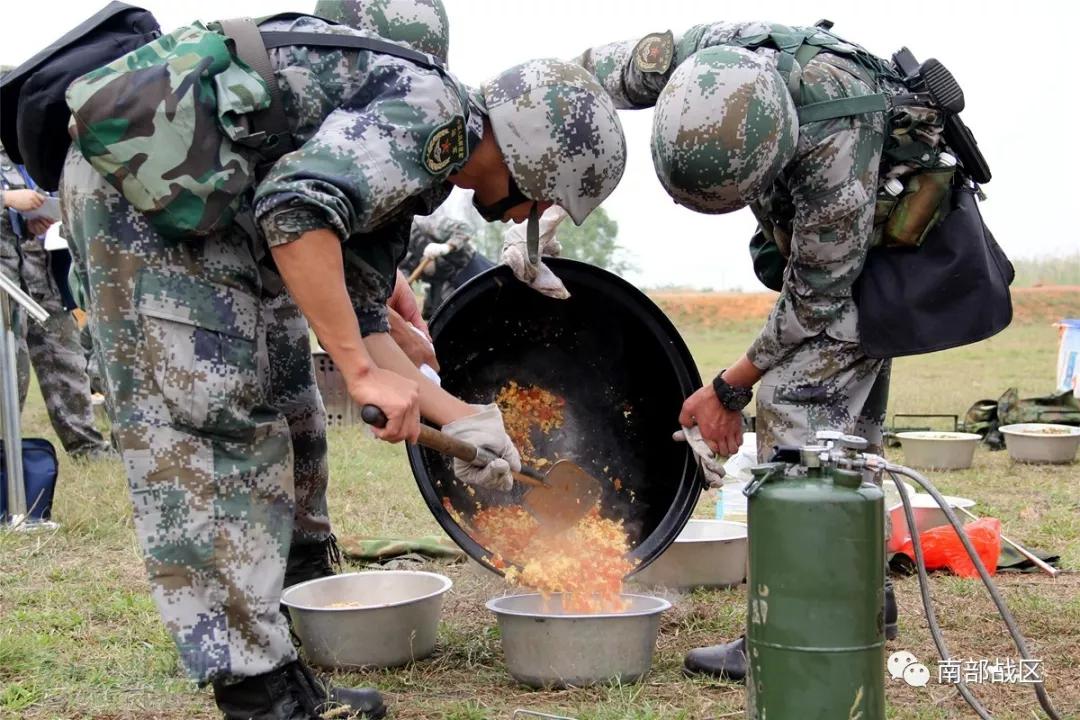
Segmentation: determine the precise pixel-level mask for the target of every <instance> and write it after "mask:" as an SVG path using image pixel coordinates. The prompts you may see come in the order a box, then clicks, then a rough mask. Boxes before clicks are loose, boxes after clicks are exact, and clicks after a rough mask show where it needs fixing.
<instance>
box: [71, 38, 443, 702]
mask: <svg viewBox="0 0 1080 720" xmlns="http://www.w3.org/2000/svg"><path fill="white" fill-rule="evenodd" d="M297 23H298V24H299V25H300V27H297V28H296V29H313V26H314V27H319V26H321V27H324V28H325V27H327V26H326V24H325V23H323V22H322V21H318V20H310V19H305V20H303V21H297ZM282 25H284V27H283V26H282ZM272 29H286V30H287V29H292V28H291V27H290V23H278V24H277V27H274V28H272ZM349 32H352V31H349ZM273 60H274V62H275V67H276V71H277V73H278V76H279V78H280V80H281V84H282V89H283V91H284V98H283V100H284V102H285V105H286V107H287V108H288V110H289V117H290V118H291V119H292V121H293V122H294V123H295V126H294V136H295V139H296V140H297V144H298V146H299V149H298V150H297V151H296V152H295V153H292V154H291V155H290V156H288V157H287V158H285V159H284V160H283V161H281V162H280V163H279V164H278V165H277V166H275V167H274V168H271V171H270V173H269V174H268V177H267V180H266V182H265V183H264V185H263V186H261V187H260V188H259V191H260V194H259V195H258V198H259V200H260V201H261V202H263V203H264V207H265V208H266V212H267V214H266V215H265V216H264V217H263V218H261V219H263V220H264V222H263V223H262V227H263V228H264V229H268V230H269V232H268V233H267V236H268V237H266V238H263V237H259V238H258V239H257V240H256V239H254V238H253V235H252V234H251V233H249V232H247V231H246V230H245V229H244V228H245V227H248V225H249V223H247V222H245V219H246V218H248V216H249V214H250V213H251V209H249V208H241V210H240V213H239V214H238V215H237V218H236V219H237V222H234V223H233V224H230V225H228V226H226V227H224V228H222V229H221V230H220V231H216V232H213V233H211V234H210V235H208V236H207V237H206V238H205V239H204V240H203V241H201V242H198V243H192V242H183V241H178V240H173V239H169V238H166V237H164V236H162V235H161V234H160V233H158V232H156V231H155V229H154V228H153V227H151V225H150V224H149V223H148V221H147V219H146V217H145V216H144V215H143V214H142V213H141V212H139V211H138V210H137V209H136V208H135V207H133V206H132V204H131V203H129V202H128V201H127V200H126V199H125V198H124V197H123V196H122V195H120V193H118V192H117V191H116V190H115V189H114V188H113V187H112V186H111V185H110V184H109V183H108V182H106V181H105V180H104V179H103V178H102V176H101V175H100V174H99V173H98V172H97V171H96V170H95V169H94V168H93V167H91V165H90V164H89V163H88V162H87V161H86V160H85V159H84V158H83V157H82V156H81V155H80V154H79V153H78V151H77V150H75V149H72V151H71V152H70V153H69V155H68V159H67V164H66V167H65V171H64V178H63V194H62V198H63V205H64V222H65V227H66V228H67V231H68V232H69V233H70V234H71V237H72V246H73V249H74V253H75V255H76V263H77V266H78V269H79V272H80V273H81V275H82V277H83V278H84V279H85V284H86V289H87V290H88V292H87V296H88V300H89V305H90V307H89V308H88V314H89V317H90V323H91V325H90V327H91V333H92V335H93V338H94V341H95V342H96V344H97V347H98V349H99V355H100V357H101V360H102V371H103V374H104V377H105V383H106V385H107V388H108V391H109V396H110V399H111V417H112V420H113V427H114V433H115V436H116V438H117V442H118V445H119V446H120V449H121V452H122V455H123V458H124V463H125V466H126V469H127V474H128V481H129V487H130V490H131V495H132V500H133V504H134V520H135V527H136V534H137V536H138V538H139V541H140V544H141V546H142V548H143V551H144V554H145V558H146V566H147V574H148V576H149V580H150V586H151V591H152V593H153V596H154V599H155V601H156V603H157V606H158V609H159V611H160V612H161V615H162V618H163V619H164V621H165V624H166V626H167V628H168V629H169V631H170V633H171V635H172V636H173V639H174V640H175V642H176V644H177V647H178V649H179V651H180V657H181V660H182V662H183V664H184V666H185V668H186V669H187V671H188V672H189V674H190V675H191V676H192V677H194V678H195V679H196V680H199V681H201V682H209V681H214V680H223V681H228V680H231V679H237V678H240V677H244V676H250V675H255V674H259V673H263V672H267V671H269V670H272V669H274V668H276V667H279V666H281V665H283V664H285V663H288V662H290V661H291V660H293V659H294V658H295V657H296V655H295V650H294V648H293V644H292V642H291V640H290V637H289V633H288V628H287V626H286V624H285V621H284V619H283V617H282V615H281V614H280V612H279V600H280V595H281V590H282V583H283V580H284V571H285V563H286V558H287V556H288V554H289V549H290V546H291V543H292V542H293V541H294V539H295V540H296V541H297V542H318V541H319V540H320V539H321V538H324V537H326V536H328V535H329V525H328V522H327V519H326V509H325V507H326V506H325V491H324V489H325V472H326V470H325V456H324V452H325V451H324V445H325V439H324V438H323V437H322V427H323V423H324V422H325V419H324V417H323V414H322V413H323V410H322V406H321V403H320V402H319V401H318V396H317V395H315V394H314V382H313V373H312V371H311V369H310V362H311V358H310V351H309V348H308V346H307V343H306V338H307V334H306V333H307V331H306V327H305V326H303V325H302V324H301V323H300V321H299V319H298V316H297V315H296V314H295V308H294V307H293V306H292V302H291V300H289V299H287V296H282V295H281V294H280V293H281V288H280V278H277V277H276V273H274V272H273V270H272V267H270V265H269V264H268V263H269V258H268V253H267V249H266V242H267V241H268V240H269V241H271V242H282V241H288V240H290V239H295V237H299V235H300V234H302V233H303V232H305V231H306V230H309V229H315V228H330V229H332V230H339V229H340V230H343V232H341V233H340V234H341V236H342V237H343V238H349V239H348V241H347V242H346V244H345V255H346V257H347V258H350V257H353V258H357V259H358V262H360V263H363V264H366V265H367V266H368V267H369V268H372V269H371V272H370V275H368V274H364V273H359V272H356V271H355V270H354V269H353V266H352V265H349V266H348V267H350V270H349V272H348V273H347V274H348V276H349V278H350V281H351V283H352V284H351V285H350V293H351V294H352V295H353V297H354V302H356V303H357V306H358V308H360V309H367V310H368V311H370V312H371V313H373V314H378V313H379V312H381V313H383V317H385V298H386V297H387V296H388V295H389V288H386V289H385V290H384V289H383V288H382V287H381V286H380V284H379V283H380V282H381V280H380V279H381V278H382V274H381V270H380V269H376V268H375V266H376V265H379V264H380V263H383V262H384V260H385V262H386V264H388V272H389V274H390V277H391V278H392V276H393V272H394V267H395V264H396V261H397V260H398V259H399V258H400V256H401V254H403V253H404V250H405V244H406V242H407V238H408V225H409V222H411V214H412V213H413V212H415V211H417V210H418V209H420V208H423V207H426V206H427V204H428V203H432V208H431V209H433V206H434V204H437V203H438V202H441V199H442V197H443V196H445V194H446V193H447V192H448V188H447V187H446V186H445V185H446V184H445V174H446V173H447V172H449V171H450V170H452V166H451V165H447V166H446V168H444V170H445V171H444V172H443V173H432V172H429V171H428V169H427V168H426V167H425V165H424V163H423V159H422V158H423V150H424V144H425V142H426V140H427V139H428V136H429V135H430V134H431V133H432V132H433V131H434V130H437V129H438V128H439V127H441V126H443V125H446V124H447V123H448V122H450V121H452V120H455V119H457V120H461V119H462V115H461V113H463V112H464V110H463V108H462V106H461V104H460V101H459V100H458V95H457V94H456V90H455V86H453V84H448V83H447V82H446V81H445V80H444V79H443V78H442V77H441V76H439V75H438V74H436V73H432V72H429V71H427V70H423V69H420V68H416V67H414V66H412V65H410V64H408V63H407V62H405V61H402V60H399V59H397V58H389V57H384V56H379V57H373V56H371V55H370V54H367V53H360V52H357V51H331V52H323V51H318V52H316V51H314V50H307V49H304V48H282V49H278V50H275V51H274V57H273ZM356 93H361V95H364V94H367V95H370V96H371V97H378V98H381V100H379V101H373V102H372V103H370V104H369V105H368V106H348V107H343V106H344V105H346V99H348V98H351V97H353V96H354V94H356ZM418 93H419V94H418ZM414 109H415V112H412V110H414ZM403 113H404V114H405V115H409V116H410V117H413V118H414V119H415V124H414V125H411V126H410V125H405V126H403V127H402V132H400V133H398V134H396V135H395V136H394V137H395V141H400V143H399V144H391V143H388V142H387V138H386V137H385V135H384V134H383V133H385V132H386V128H397V127H398V126H396V125H395V124H394V122H392V118H394V117H398V116H400V115H401V114H403ZM331 116H332V117H331ZM324 120H325V122H324ZM360 138H363V142H361V140H360ZM361 149H362V153H363V160H364V161H365V162H361V161H360V156H358V155H356V154H354V153H358V152H360V151H361ZM395 167H396V168H398V172H397V173H396V174H395V172H394V171H393V170H394V168H395ZM328 179H332V180H333V182H329V181H328ZM394 203H396V205H395V204H394ZM429 211H430V210H429ZM376 226H378V227H376ZM250 227H251V228H252V229H254V228H256V227H258V224H257V223H256V221H255V219H254V216H253V215H252V217H251V223H250ZM402 227H403V228H404V232H402V231H401V230H400V228H402ZM354 231H357V232H354ZM275 280H276V282H275ZM271 321H273V322H274V323H275V327H273V328H272V329H271V328H270V327H269V325H270V323H271ZM286 353H287V354H286ZM271 354H273V355H274V357H273V358H271Z"/></svg>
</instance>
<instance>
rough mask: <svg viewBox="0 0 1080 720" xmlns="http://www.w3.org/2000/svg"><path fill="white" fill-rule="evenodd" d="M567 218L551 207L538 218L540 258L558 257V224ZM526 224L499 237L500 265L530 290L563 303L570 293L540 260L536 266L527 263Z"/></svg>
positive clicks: (554, 207) (515, 226)
mask: <svg viewBox="0 0 1080 720" xmlns="http://www.w3.org/2000/svg"><path fill="white" fill-rule="evenodd" d="M567 217H569V216H568V215H567V214H566V211H565V210H563V209H562V208H561V207H559V206H558V205H552V206H551V207H550V208H548V209H547V210H545V211H544V214H543V215H541V216H540V254H541V255H547V256H549V257H558V256H559V254H560V253H561V252H562V245H561V244H560V243H559V238H558V236H557V232H558V228H559V224H560V223H561V222H562V221H563V220H565V219H566V218H567ZM527 235H528V223H519V224H516V225H511V226H510V227H509V228H508V229H507V230H506V232H505V233H504V234H503V246H502V258H501V262H502V264H503V265H509V266H510V269H511V270H512V271H513V272H514V277H516V278H517V279H518V280H520V281H521V282H523V283H525V284H526V285H528V286H529V287H531V288H532V289H533V290H536V291H537V292H538V293H540V294H542V295H546V296H548V297H550V298H554V299H556V300H565V299H566V298H568V297H570V292H569V291H568V290H567V289H566V286H565V285H563V281H562V280H560V279H559V278H558V276H556V275H555V273H553V272H552V271H551V268H549V267H548V266H547V265H545V264H544V262H543V260H541V261H540V262H539V263H537V264H536V265H533V264H532V263H531V262H529V251H528V241H527Z"/></svg>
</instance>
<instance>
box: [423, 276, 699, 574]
mask: <svg viewBox="0 0 1080 720" xmlns="http://www.w3.org/2000/svg"><path fill="white" fill-rule="evenodd" d="M545 262H547V263H549V264H550V267H551V269H552V270H553V271H554V272H555V273H556V274H557V275H558V276H559V277H560V278H561V279H562V280H563V282H564V283H565V284H566V287H567V289H568V290H569V291H570V293H571V297H570V299H569V300H552V299H549V298H546V297H544V296H542V295H540V294H539V293H537V292H536V291H534V290H532V289H530V288H528V287H527V286H525V285H524V284H522V283H519V282H518V281H517V280H515V279H514V277H513V275H512V274H511V272H510V270H509V268H507V267H505V266H498V267H495V268H492V269H491V270H488V271H486V272H484V273H483V274H481V275H479V276H477V277H475V278H473V279H472V280H470V281H469V282H468V283H467V284H465V285H463V286H462V287H461V288H460V289H458V291H457V292H455V293H454V294H453V295H452V296H451V297H450V298H449V300H447V302H446V303H445V304H444V305H443V306H442V307H441V308H440V309H439V311H438V312H437V313H436V315H435V317H434V319H433V321H432V323H431V332H432V335H433V337H434V340H435V348H436V351H437V353H438V357H439V362H440V364H441V366H442V370H441V375H442V382H443V387H445V388H446V389H447V390H449V391H450V392H452V393H454V394H455V395H458V396H460V397H462V398H463V399H465V400H467V401H469V402H473V403H490V402H492V401H493V400H494V399H495V396H496V394H497V393H498V391H499V389H500V388H502V387H503V386H505V385H506V384H507V383H508V382H509V381H510V380H515V381H517V383H518V384H519V385H537V386H540V387H543V388H545V389H547V390H549V391H550V392H552V393H555V394H556V395H559V396H561V397H563V398H565V400H566V405H565V409H564V417H565V420H564V423H563V425H562V427H561V429H559V430H556V431H554V432H552V433H551V434H550V436H548V437H544V436H543V434H542V433H539V432H536V433H533V435H532V438H533V441H534V444H535V447H536V451H537V456H539V457H546V458H551V459H554V458H556V457H564V458H568V459H571V460H573V461H574V462H576V463H578V464H579V465H581V466H582V467H583V468H584V469H585V470H586V471H587V472H590V473H591V474H592V475H594V476H595V477H597V478H598V479H599V480H600V482H601V484H602V486H603V497H602V500H601V508H602V513H603V514H604V515H605V516H608V517H621V518H623V519H624V520H625V521H626V527H627V529H628V530H629V534H630V538H631V541H632V542H633V545H634V549H633V552H632V555H633V557H634V558H636V559H637V560H639V561H640V565H639V567H644V566H645V565H647V564H648V563H649V562H651V561H652V560H653V559H654V558H656V557H657V556H658V555H659V554H660V553H662V552H663V551H664V549H665V548H667V546H668V545H669V544H670V543H671V542H672V541H673V540H674V539H675V537H676V536H677V535H678V534H679V532H680V531H681V530H682V527H683V525H684V524H685V523H686V521H687V519H688V518H689V517H690V514H691V513H692V512H693V508H694V503H695V502H696V500H697V497H698V494H699V491H700V486H699V481H698V477H697V473H698V469H697V464H696V463H695V461H694V459H693V456H692V454H691V452H690V450H689V449H688V448H687V446H686V445H685V444H684V443H676V442H674V441H673V440H672V439H671V433H672V432H673V431H675V430H677V429H678V416H679V408H680V407H681V405H682V402H683V400H684V399H685V398H686V397H687V396H688V395H689V394H690V393H692V392H693V391H694V390H696V389H697V388H698V387H699V386H700V385H701V380H700V376H699V375H698V372H697V368H696V367H695V365H694V361H693V358H691V356H690V352H689V350H687V348H686V344H685V343H684V342H683V340H682V338H681V337H679V334H678V333H677V332H676V330H675V328H674V326H673V325H672V324H671V322H670V321H669V320H668V319H667V317H665V316H664V314H663V313H662V312H661V311H660V309H659V308H658V307H657V306H656V305H655V304H653V302H652V301H651V300H649V299H648V298H647V297H646V296H645V295H644V294H643V293H641V292H640V291H639V290H637V289H636V288H634V287H633V286H632V285H630V284H629V283H627V282H625V281H624V280H622V279H621V278H619V277H618V276H616V275H613V274H611V273H609V272H607V271H605V270H602V269H600V268H597V267H594V266H592V265H587V264H585V263H580V262H575V261H572V260H562V259H547V260H545ZM409 462H410V464H411V465H412V470H413V474H414V475H415V476H416V480H417V483H418V484H419V486H420V491H421V493H422V494H423V496H424V500H425V501H426V502H427V504H428V507H429V508H430V509H431V511H432V513H434V515H435V517H436V519H437V520H438V521H439V523H440V524H441V525H442V527H443V529H445V530H446V532H447V533H448V534H449V535H450V537H452V538H453V539H454V541H455V542H456V543H457V544H458V545H460V546H461V547H462V548H463V549H464V550H465V551H466V552H467V553H468V554H469V555H470V556H471V557H472V558H473V559H475V560H477V561H479V562H481V563H484V564H485V565H488V566H489V567H490V565H489V564H488V563H487V561H486V558H487V557H488V555H489V553H488V552H487V551H486V550H485V549H484V548H483V547H481V546H480V545H479V544H477V543H476V541H474V540H473V539H472V537H470V536H469V534H468V532H467V531H466V530H465V529H464V528H462V527H460V526H459V525H458V524H457V522H455V520H454V519H453V518H452V517H451V515H450V513H448V512H447V511H446V509H445V508H444V499H448V500H449V501H450V503H451V504H452V506H453V507H454V508H455V510H457V511H458V512H460V513H461V514H462V515H463V516H465V518H466V519H467V518H469V517H470V516H471V515H472V513H473V512H475V510H476V509H477V503H480V504H481V505H490V504H505V503H507V502H513V501H514V500H515V497H518V498H519V497H520V493H521V492H522V490H521V489H516V490H515V491H514V492H515V493H516V495H510V496H507V495H506V494H503V493H487V492H485V491H477V494H476V495H473V494H472V493H471V492H470V490H469V489H468V488H466V487H465V486H464V485H463V484H462V483H461V482H459V481H458V480H457V479H456V478H455V477H454V475H453V473H452V472H451V468H450V460H448V459H447V458H445V457H443V456H442V455H439V454H437V453H435V452H433V451H430V450H426V449H424V448H422V447H419V446H415V445H414V446H410V447H409ZM615 479H618V480H620V481H621V489H617V488H616V487H615V483H614V480H615Z"/></svg>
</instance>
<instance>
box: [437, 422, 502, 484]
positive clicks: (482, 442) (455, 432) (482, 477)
mask: <svg viewBox="0 0 1080 720" xmlns="http://www.w3.org/2000/svg"><path fill="white" fill-rule="evenodd" d="M473 408H474V409H475V410H476V411H477V412H476V413H474V414H472V415H466V416H465V417H463V418H459V419H457V420H454V421H453V422H449V423H446V424H445V425H443V428H442V431H443V432H444V433H446V434H447V435H449V436H450V437H454V438H457V439H459V440H464V441H465V442H467V443H469V444H470V445H476V446H477V447H481V448H484V449H485V450H488V451H490V452H491V453H492V454H493V455H494V456H495V457H494V459H492V460H491V461H490V462H489V463H488V464H487V465H483V466H476V465H472V464H470V463H467V462H465V461H463V460H456V459H455V460H454V475H456V476H457V477H458V479H459V480H461V481H462V482H464V483H468V484H469V485H475V486H477V487H482V488H487V489H489V490H501V491H502V492H508V491H509V490H511V489H512V488H513V487H514V476H513V475H511V474H510V471H511V470H514V471H519V470H521V455H520V454H519V453H518V450H517V448H516V447H514V441H513V440H511V439H510V436H509V435H508V434H507V433H506V426H505V425H504V424H503V418H502V413H501V412H499V406H498V405H495V404H491V405H474V406H473Z"/></svg>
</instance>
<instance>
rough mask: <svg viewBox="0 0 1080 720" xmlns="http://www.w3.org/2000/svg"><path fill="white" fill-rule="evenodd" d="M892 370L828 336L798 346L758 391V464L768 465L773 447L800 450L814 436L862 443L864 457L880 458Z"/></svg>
mask: <svg viewBox="0 0 1080 720" xmlns="http://www.w3.org/2000/svg"><path fill="white" fill-rule="evenodd" d="M890 368H891V361H889V360H874V359H872V358H868V357H865V356H864V355H862V353H861V352H860V351H859V346H858V344H851V343H840V342H837V341H835V340H833V339H832V338H830V337H829V336H827V335H820V336H818V337H816V338H813V339H811V340H807V341H806V342H804V343H802V344H801V345H800V346H799V347H798V349H796V350H795V352H794V353H793V354H792V355H791V356H790V357H789V358H788V359H787V360H785V362H783V363H781V364H779V365H776V366H774V367H772V368H771V369H770V370H769V371H768V372H766V373H765V375H764V376H763V377H762V378H761V382H760V384H759V385H758V388H757V424H756V426H755V429H756V431H757V444H758V460H759V461H760V462H767V461H768V460H769V458H770V457H771V456H772V451H773V448H774V447H776V446H777V445H788V446H791V445H795V446H798V445H804V444H806V443H807V442H810V441H812V440H813V439H814V436H815V434H816V433H817V431H818V430H840V431H841V432H845V433H850V434H853V435H858V436H860V437H864V438H866V439H867V441H869V443H870V447H869V449H868V452H873V453H878V454H881V452H882V449H883V447H884V446H883V444H882V443H883V440H882V426H883V425H884V423H885V407H886V405H887V402H888V398H889V374H890Z"/></svg>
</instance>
